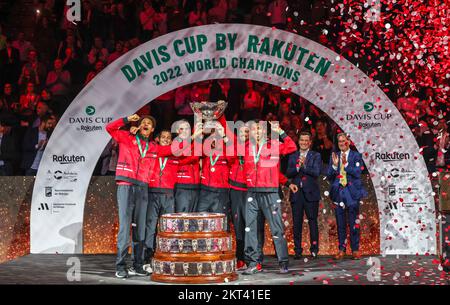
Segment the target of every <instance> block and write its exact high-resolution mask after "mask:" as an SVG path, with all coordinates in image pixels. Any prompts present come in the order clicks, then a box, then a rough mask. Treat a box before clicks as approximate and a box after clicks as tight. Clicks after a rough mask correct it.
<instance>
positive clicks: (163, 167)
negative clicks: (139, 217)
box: [144, 130, 180, 273]
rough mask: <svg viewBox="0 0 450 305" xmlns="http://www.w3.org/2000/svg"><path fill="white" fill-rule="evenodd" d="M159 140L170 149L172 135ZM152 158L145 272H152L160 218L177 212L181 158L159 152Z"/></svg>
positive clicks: (166, 131) (152, 155) (164, 135)
mask: <svg viewBox="0 0 450 305" xmlns="http://www.w3.org/2000/svg"><path fill="white" fill-rule="evenodd" d="M157 139H158V140H159V144H160V145H161V146H165V147H170V145H171V144H172V134H171V133H170V131H168V130H163V131H161V133H160V134H159V135H158V137H157ZM150 158H152V159H153V160H154V164H155V166H154V168H153V170H152V171H151V172H150V175H149V182H148V199H149V205H148V209H147V221H146V234H145V235H146V237H145V246H146V254H145V263H146V265H145V266H144V268H145V270H146V271H148V272H149V273H151V272H152V270H151V267H150V261H151V258H152V257H153V254H154V252H155V246H156V244H155V242H156V229H157V226H158V220H159V218H160V217H161V216H162V215H164V214H168V213H173V212H174V211H175V199H174V188H175V183H176V182H177V171H178V165H179V162H180V161H179V158H178V157H174V156H165V157H162V156H158V154H157V152H150Z"/></svg>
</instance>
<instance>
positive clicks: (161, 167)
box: [159, 157, 169, 174]
mask: <svg viewBox="0 0 450 305" xmlns="http://www.w3.org/2000/svg"><path fill="white" fill-rule="evenodd" d="M168 159H169V157H165V158H164V162H162V158H161V157H159V168H160V169H161V174H162V172H163V171H164V168H165V167H166V165H167V160H168Z"/></svg>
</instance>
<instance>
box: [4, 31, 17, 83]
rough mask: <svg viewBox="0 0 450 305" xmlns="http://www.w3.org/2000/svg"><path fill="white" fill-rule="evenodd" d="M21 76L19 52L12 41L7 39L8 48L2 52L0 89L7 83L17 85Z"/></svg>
mask: <svg viewBox="0 0 450 305" xmlns="http://www.w3.org/2000/svg"><path fill="white" fill-rule="evenodd" d="M19 76H20V54H19V50H17V49H16V48H14V47H13V46H12V41H11V39H10V38H9V37H8V38H6V48H4V49H3V50H1V51H0V87H2V86H3V85H4V84H5V83H11V84H15V83H17V80H18V79H19Z"/></svg>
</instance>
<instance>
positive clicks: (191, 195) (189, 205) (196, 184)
mask: <svg viewBox="0 0 450 305" xmlns="http://www.w3.org/2000/svg"><path fill="white" fill-rule="evenodd" d="M176 131H177V133H178V138H179V139H181V140H183V141H185V140H187V139H189V137H190V136H191V126H190V124H189V122H188V121H186V120H180V121H178V126H177V129H176ZM180 161H181V163H180V164H179V167H178V173H177V183H176V185H175V212H176V213H184V212H194V211H195V210H196V208H197V202H198V196H199V191H200V157H199V156H194V155H193V154H192V155H191V156H188V157H185V158H183V159H182V160H180Z"/></svg>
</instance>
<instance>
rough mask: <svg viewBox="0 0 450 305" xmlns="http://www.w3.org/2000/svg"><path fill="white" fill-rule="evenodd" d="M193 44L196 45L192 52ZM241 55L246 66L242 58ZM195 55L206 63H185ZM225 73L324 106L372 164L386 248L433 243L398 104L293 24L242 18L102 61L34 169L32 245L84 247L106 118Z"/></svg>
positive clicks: (422, 184) (428, 199)
mask: <svg viewBox="0 0 450 305" xmlns="http://www.w3.org/2000/svg"><path fill="white" fill-rule="evenodd" d="M224 39H225V40H224ZM186 42H188V43H191V44H190V45H189V46H188V45H186ZM223 42H226V44H224V43H223ZM192 43H195V44H192ZM194 46H195V49H196V52H193V53H189V52H187V47H190V51H192V50H193V49H194ZM224 46H225V48H224ZM286 46H287V49H286V48H285V47H286ZM183 51H185V52H183ZM285 52H286V55H288V56H287V57H286V58H285V57H284V56H285ZM291 53H292V54H291ZM289 55H292V58H290V56H289ZM280 57H281V58H280ZM233 58H237V59H233ZM205 59H206V61H205ZM213 59H214V60H213ZM244 59H245V61H246V64H245V67H244V66H240V64H241V61H242V62H243V61H244ZM251 59H253V64H254V65H253V66H251V64H250V62H251ZM208 60H209V61H208ZM258 60H259V61H258ZM196 61H200V62H201V64H199V63H198V64H197V63H196ZM189 62H194V63H195V65H196V66H197V65H198V66H197V68H198V67H201V66H203V68H204V69H203V70H195V71H189V70H188V65H187V63H189ZM269 63H270V64H271V66H270V64H269ZM275 65H277V66H276V67H275V68H273V67H274V66H275ZM269 66H270V67H269ZM280 66H282V67H283V68H279V67H280ZM207 68H208V69H207ZM209 68H210V69H209ZM289 69H292V74H290V75H289V73H288V72H289V71H290V70H289ZM133 73H134V74H135V76H133ZM277 73H278V74H277ZM138 74H140V75H139V76H138ZM133 77H134V79H133ZM158 77H159V79H160V82H161V83H160V84H159V83H157V81H158ZM221 78H240V79H251V80H255V81H260V82H266V83H270V84H273V85H277V86H280V87H284V88H289V89H290V90H292V92H294V93H296V94H298V95H300V96H302V97H304V98H306V99H307V100H309V101H310V102H311V103H313V104H314V105H316V106H317V107H319V108H320V109H321V110H323V111H324V112H326V113H327V114H328V115H329V116H330V117H331V118H332V119H334V120H335V121H336V122H337V123H338V124H339V125H340V127H341V128H342V129H343V130H344V131H345V132H347V133H348V134H350V136H351V139H352V140H353V142H354V143H355V145H356V147H357V149H358V150H359V151H360V152H361V153H362V154H363V158H364V162H365V163H366V165H367V167H368V170H369V172H370V174H371V179H372V182H373V185H374V187H375V192H376V196H377V201H378V208H379V211H380V249H379V250H380V253H382V254H416V253H418V254H425V253H429V254H434V253H436V235H435V234H436V226H435V208H434V200H433V193H432V187H431V182H430V180H429V178H428V174H427V168H426V166H425V163H424V160H423V158H422V156H421V154H420V151H419V147H418V145H417V142H416V140H415V139H414V136H413V134H412V133H411V131H410V129H409V127H408V126H407V124H406V122H405V121H404V119H403V118H402V115H401V114H400V113H399V111H398V110H397V108H396V107H395V106H394V104H393V103H392V102H391V101H390V100H389V99H388V97H387V96H386V95H385V94H384V93H383V91H382V90H381V89H380V88H379V87H378V86H377V85H376V84H375V83H374V82H372V81H371V80H370V79H369V78H368V77H367V76H366V75H365V74H364V73H363V72H362V71H360V70H359V69H358V68H357V67H356V66H354V65H352V64H351V63H350V62H349V61H347V60H346V59H344V58H343V57H340V56H339V55H338V54H336V53H334V52H333V51H331V50H329V49H328V48H326V47H324V46H322V45H320V44H318V43H316V42H314V41H312V40H309V39H307V38H304V37H302V36H299V35H296V34H294V33H290V32H286V31H281V30H276V29H272V28H268V27H262V26H255V25H245V24H214V25H206V26H200V27H193V28H187V29H184V30H181V31H177V32H173V33H169V34H167V35H164V36H161V37H158V38H156V39H153V40H151V41H148V42H147V43H145V44H142V45H141V46H139V47H137V48H136V49H133V50H131V51H129V52H128V53H126V54H125V55H123V56H122V57H120V58H119V59H117V60H116V61H115V62H113V63H112V64H110V65H109V66H108V67H106V68H105V69H104V70H103V71H102V72H101V73H100V74H99V75H97V77H95V79H93V80H92V81H91V82H90V83H89V84H88V85H87V86H86V87H85V88H84V89H83V90H82V91H81V92H80V93H79V94H78V96H77V97H76V98H75V100H74V101H73V102H72V103H71V105H70V107H69V108H68V109H67V110H66V112H65V113H64V115H63V116H62V118H61V120H60V123H59V124H58V126H57V127H56V129H55V131H54V132H53V135H52V137H51V139H50V141H49V143H48V146H47V148H46V150H45V152H44V155H43V158H42V161H41V165H40V167H39V171H38V174H37V177H36V182H35V185H34V190H33V199H32V207H31V232H30V234H31V253H56V252H58V253H82V249H83V248H82V228H83V212H84V203H85V199H86V191H87V189H88V184H89V181H90V178H91V175H92V172H93V170H94V167H95V165H96V162H97V160H98V158H99V156H100V154H101V153H102V151H103V149H104V147H105V145H106V144H107V142H108V141H109V139H110V137H109V135H108V134H107V132H106V131H105V128H104V126H105V124H106V123H107V122H108V121H109V120H112V119H117V118H119V117H123V116H126V115H129V114H132V113H134V112H135V111H136V110H137V109H139V108H141V107H142V106H143V105H145V104H146V103H148V102H149V101H152V100H153V99H155V98H156V97H158V96H160V95H162V94H164V93H166V92H168V91H170V90H173V89H176V88H178V87H180V86H184V85H186V84H189V83H193V82H198V81H202V80H209V79H221ZM107 212H108V211H105V213H107ZM361 221H362V222H364V220H361Z"/></svg>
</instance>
